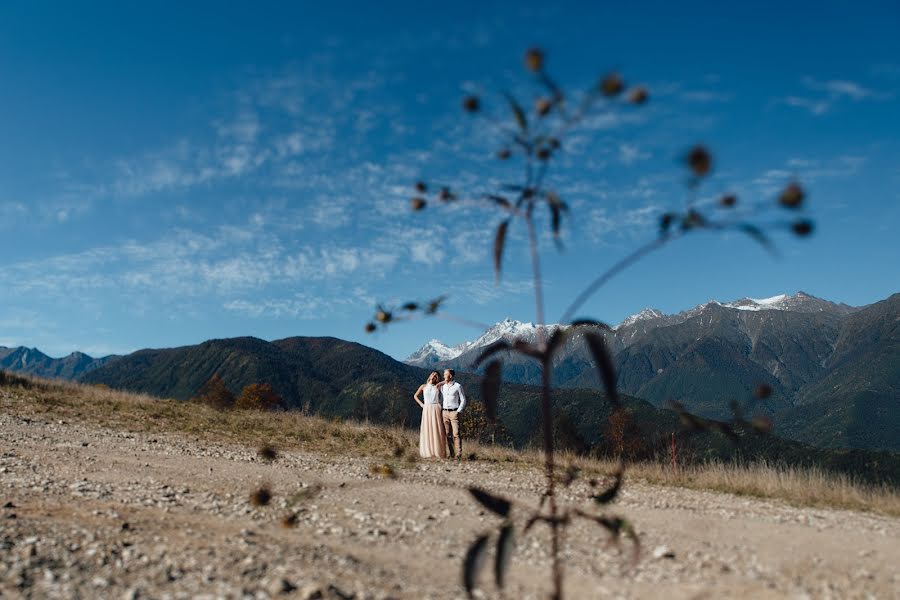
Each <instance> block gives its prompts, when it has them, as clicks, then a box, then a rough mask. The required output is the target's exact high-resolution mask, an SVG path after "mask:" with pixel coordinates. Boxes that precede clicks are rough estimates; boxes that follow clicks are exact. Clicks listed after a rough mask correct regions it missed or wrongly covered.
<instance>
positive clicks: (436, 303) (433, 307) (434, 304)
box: [425, 296, 447, 315]
mask: <svg viewBox="0 0 900 600" xmlns="http://www.w3.org/2000/svg"><path fill="white" fill-rule="evenodd" d="M446 300H447V296H438V297H437V298H435V299H434V300H431V301H430V302H429V303H428V308H426V309H425V314H429V315H433V314H434V313H436V312H437V311H438V309H439V308H440V307H441V304H443V303H444V301H446Z"/></svg>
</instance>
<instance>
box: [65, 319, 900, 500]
mask: <svg viewBox="0 0 900 600" xmlns="http://www.w3.org/2000/svg"><path fill="white" fill-rule="evenodd" d="M427 373H428V370H425V369H421V368H419V367H414V366H411V365H407V364H404V363H402V362H399V361H396V360H394V359H393V358H391V357H389V356H387V355H385V354H383V353H381V352H379V351H377V350H375V349H373V348H368V347H366V346H363V345H361V344H357V343H354V342H348V341H344V340H339V339H336V338H329V337H318V338H311V337H293V338H286V339H283V340H275V341H271V342H270V341H265V340H261V339H257V338H251V337H243V338H230V339H219V340H209V341H207V342H203V343H202V344H197V345H193V346H183V347H180V348H165V349H148V350H141V351H138V352H135V353H133V354H130V355H127V356H123V357H119V358H117V359H116V360H111V361H108V362H107V363H106V364H104V365H102V366H99V367H97V368H95V369H93V370H91V371H89V372H86V373H84V374H82V375H81V376H80V378H79V379H80V381H81V382H83V383H86V384H103V385H107V386H110V387H113V388H117V389H125V390H130V391H136V392H144V393H147V394H151V395H155V396H160V397H168V398H177V399H181V400H187V399H189V398H191V397H192V396H194V395H196V394H197V392H198V391H199V389H200V388H201V387H202V386H203V384H204V383H205V382H206V381H207V380H208V379H209V378H210V377H212V376H213V375H215V374H218V375H219V376H220V377H221V378H222V379H223V381H224V383H225V384H226V386H227V387H228V388H229V389H230V390H231V391H232V392H234V393H238V392H240V390H241V389H242V388H243V387H244V386H246V385H248V384H251V383H269V384H271V385H272V387H273V388H274V389H275V391H276V392H277V393H278V394H279V395H280V396H281V397H282V398H283V399H284V404H285V406H286V407H287V408H289V409H294V410H301V411H304V412H306V413H308V414H317V415H321V416H325V417H332V418H341V419H344V418H349V419H355V420H361V421H363V420H365V421H370V422H374V423H384V424H392V425H402V426H407V427H416V426H418V420H419V418H420V416H419V415H420V411H419V409H418V407H417V406H416V405H415V403H414V402H413V401H412V392H413V391H414V390H415V389H416V388H417V387H418V385H419V384H420V383H422V382H423V381H424V379H425V377H426V375H427ZM458 379H459V380H460V381H461V382H462V383H463V385H464V386H465V389H466V390H467V394H468V396H469V398H470V402H471V403H472V407H473V408H472V409H468V410H467V412H468V414H469V416H470V417H471V415H472V414H475V415H477V414H478V413H477V411H478V409H479V407H481V406H483V405H482V404H481V402H480V397H481V389H480V381H479V379H480V378H479V376H478V375H475V374H467V373H459V377H458ZM552 400H553V406H554V412H553V431H554V435H555V438H556V440H557V447H558V448H560V449H562V450H570V451H575V452H593V453H597V452H599V453H603V452H609V451H611V449H613V448H614V447H615V446H614V439H615V437H614V435H613V434H611V433H610V424H611V421H610V416H611V415H612V412H613V408H612V404H611V403H610V402H609V401H608V399H607V398H606V397H605V395H604V394H603V393H602V392H600V391H598V390H592V389H578V388H559V389H556V390H554V392H553V397H552ZM622 400H623V402H624V405H625V407H626V410H627V412H628V413H629V414H630V415H631V416H632V417H633V418H632V419H631V421H630V423H631V424H630V425H629V426H628V427H629V429H628V430H627V431H626V432H625V433H626V435H627V440H628V444H629V446H628V452H629V454H630V455H631V456H635V457H654V456H656V457H658V456H666V453H667V451H668V450H667V448H668V444H669V440H670V436H671V435H672V433H676V432H679V431H680V432H681V433H678V434H677V436H678V448H679V450H678V451H679V456H680V457H681V458H682V460H685V461H696V460H700V461H702V460H708V459H713V460H720V461H742V460H747V459H761V460H766V461H768V462H783V463H787V464H790V465H805V466H815V467H817V468H823V469H827V470H834V471H838V472H841V473H844V474H848V475H852V476H854V477H858V478H860V479H864V480H866V481H871V482H889V483H893V484H898V485H900V454H892V453H887V452H873V451H867V450H827V449H817V448H814V447H812V446H810V445H807V444H802V443H800V442H795V441H790V440H786V439H782V438H779V437H776V436H772V435H761V434H757V433H754V432H753V431H752V430H748V429H744V430H741V429H739V430H738V433H739V435H740V438H741V442H740V444H737V445H735V444H733V443H731V442H730V441H729V440H728V439H727V438H726V437H725V436H723V435H722V434H721V433H718V432H713V431H707V432H693V433H692V432H690V431H689V430H688V431H684V430H682V429H681V425H680V424H679V417H678V415H677V414H675V413H674V412H673V411H670V410H666V409H662V408H657V407H654V406H653V405H651V404H650V403H649V402H646V401H644V400H641V399H638V398H634V397H632V396H628V395H622ZM498 415H499V419H500V422H501V423H502V424H503V426H504V431H505V432H506V433H505V439H508V440H510V441H511V442H512V443H513V444H514V445H516V446H518V447H528V446H539V445H540V439H541V431H542V421H543V417H542V410H541V394H540V389H539V388H538V387H535V386H530V385H523V384H516V383H505V384H504V385H503V386H502V389H501V393H500V397H499V399H498ZM476 418H477V417H476ZM467 427H470V426H469V425H467ZM468 431H469V435H473V431H472V429H471V428H470V429H469V430H468Z"/></svg>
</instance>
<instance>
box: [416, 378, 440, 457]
mask: <svg viewBox="0 0 900 600" xmlns="http://www.w3.org/2000/svg"><path fill="white" fill-rule="evenodd" d="M439 380H440V376H439V375H438V372H437V371H432V372H431V375H429V376H428V381H427V382H426V383H423V384H422V385H420V386H419V389H417V390H416V393H415V394H413V400H415V401H416V404H418V405H419V406H421V407H422V426H421V427H420V428H419V455H420V456H421V457H422V458H447V432H446V431H445V430H444V420H443V418H442V417H441V384H440V383H438V382H439ZM420 395H421V396H423V397H420Z"/></svg>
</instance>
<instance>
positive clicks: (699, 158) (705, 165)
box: [687, 146, 712, 177]
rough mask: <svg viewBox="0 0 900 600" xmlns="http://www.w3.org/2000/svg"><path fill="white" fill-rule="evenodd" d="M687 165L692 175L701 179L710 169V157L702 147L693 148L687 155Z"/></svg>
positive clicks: (707, 151)
mask: <svg viewBox="0 0 900 600" xmlns="http://www.w3.org/2000/svg"><path fill="white" fill-rule="evenodd" d="M687 164H688V167H690V169H691V171H693V172H694V175H697V176H698V177H703V176H704V175H708V174H709V172H710V170H711V169H712V155H711V154H710V153H709V150H707V149H706V148H704V147H703V146H694V147H693V148H691V150H690V152H688V155H687Z"/></svg>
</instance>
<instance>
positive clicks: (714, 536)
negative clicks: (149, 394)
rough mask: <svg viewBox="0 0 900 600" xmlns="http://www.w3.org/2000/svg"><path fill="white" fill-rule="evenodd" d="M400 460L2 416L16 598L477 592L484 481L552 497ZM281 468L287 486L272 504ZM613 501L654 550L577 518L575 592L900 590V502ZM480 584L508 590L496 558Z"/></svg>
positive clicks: (521, 592) (522, 578)
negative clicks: (289, 519)
mask: <svg viewBox="0 0 900 600" xmlns="http://www.w3.org/2000/svg"><path fill="white" fill-rule="evenodd" d="M383 462H384V460H383V459H377V458H374V457H367V456H355V457H354V456H349V457H348V456H338V455H326V454H321V453H309V452H304V451H301V450H289V451H284V452H280V453H279V456H278V458H277V459H276V460H275V461H274V462H271V463H269V462H265V461H263V460H262V459H261V458H259V457H258V456H257V452H256V449H255V448H252V447H247V446H245V445H241V444H237V443H234V444H232V443H215V442H209V441H203V440H201V439H199V438H197V437H193V436H190V435H185V434H156V433H140V432H127V431H119V430H112V429H106V428H103V427H99V426H96V425H91V424H86V423H82V422H77V421H61V420H56V419H52V418H48V416H47V415H46V414H44V415H35V416H34V417H26V416H23V415H21V414H18V415H17V414H0V482H2V486H0V505H4V507H3V508H2V509H0V597H8V598H19V597H41V598H80V597H84V598H93V597H108V598H138V597H153V598H182V597H183V598H196V597H210V598H215V597H227V598H269V597H282V596H283V597H299V598H463V597H465V592H464V590H463V588H462V584H461V564H462V557H463V555H464V554H465V552H466V548H467V547H468V545H469V544H470V543H471V542H472V540H473V539H474V538H475V537H476V536H477V535H478V534H479V533H481V532H486V531H492V530H496V528H497V526H498V525H499V520H498V519H497V517H495V516H494V515H492V514H490V513H488V512H486V511H485V510H484V509H483V508H482V507H480V506H479V505H478V504H476V503H475V502H474V501H472V499H471V497H470V496H469V494H468V492H467V491H466V488H467V487H468V486H470V485H477V486H480V487H483V488H486V489H489V490H491V491H493V492H496V493H498V494H502V495H505V496H507V497H510V498H515V499H517V500H520V501H523V502H531V503H532V504H536V500H537V499H538V494H539V491H540V489H541V475H540V472H539V470H537V468H535V467H523V466H521V465H508V464H503V463H496V462H486V461H464V462H462V463H455V462H452V461H417V462H405V461H403V460H401V459H398V460H397V461H395V462H394V463H393V467H394V469H395V470H396V473H397V477H396V478H390V477H386V476H384V475H380V474H378V473H373V471H372V467H373V463H378V464H381V463H383ZM263 486H267V487H268V489H270V490H271V493H272V500H271V502H269V503H268V505H266V506H254V505H252V503H251V501H250V495H251V493H252V492H253V491H254V490H257V489H259V488H260V487H263ZM590 492H591V488H590V487H589V486H588V483H587V482H584V481H577V482H576V483H575V484H573V485H572V486H571V487H570V488H567V489H564V490H563V491H562V494H561V496H562V502H563V503H566V504H570V505H575V506H579V507H580V508H582V509H584V510H586V511H595V510H596V508H595V507H593V506H591V501H590V500H588V496H589V494H590ZM520 512H521V511H520ZM610 512H612V513H615V514H618V515H622V516H624V517H627V518H628V520H629V521H630V522H632V523H633V524H634V526H635V528H636V529H637V531H638V533H639V535H640V540H641V544H642V552H641V555H640V558H639V560H638V561H637V563H636V564H632V563H631V561H630V560H629V557H630V552H629V551H630V548H629V546H628V544H623V545H622V546H621V547H616V546H614V545H610V544H609V540H608V537H609V536H608V535H607V534H606V532H605V531H604V530H603V529H601V528H599V527H598V526H596V525H595V524H592V523H589V522H575V524H574V525H573V526H572V527H570V528H569V529H568V531H567V534H566V550H565V592H566V596H567V597H568V598H600V597H603V598H605V597H610V598H659V597H666V598H900V572H898V565H900V541H898V540H900V519H897V518H895V517H888V516H879V515H875V514H870V513H857V512H851V511H844V510H831V509H819V508H797V507H793V506H789V505H787V504H783V503H780V502H777V501H764V500H759V499H753V498H747V497H740V496H735V495H731V494H724V493H715V492H704V491H696V490H686V489H681V488H674V487H659V486H654V485H649V484H646V483H642V482H639V481H632V480H628V481H627V483H626V487H625V489H624V491H623V493H622V495H621V497H620V498H619V500H618V501H617V502H616V503H615V504H613V505H612V507H611V511H610ZM287 515H296V523H295V524H294V526H293V527H285V526H283V524H282V522H281V521H282V520H283V518H284V517H285V516H287ZM514 518H515V519H516V520H517V522H518V523H519V524H521V522H522V521H523V519H524V516H523V515H522V514H518V515H514ZM548 538H549V536H548V532H547V531H546V527H541V526H537V527H535V529H533V530H532V531H531V532H530V533H529V534H528V535H527V536H526V537H524V538H523V537H521V536H519V539H518V541H517V549H516V553H515V555H514V557H513V562H512V567H511V570H510V573H509V575H508V579H507V591H506V597H509V598H544V597H546V596H547V594H548V589H549V574H550V573H549V571H550V569H549V560H548V555H547V550H546V548H547V546H548ZM479 585H480V589H479V591H478V592H477V595H479V596H482V597H490V598H493V597H499V595H498V593H497V591H496V588H495V586H494V584H493V581H492V573H491V565H490V564H488V566H487V568H485V569H484V572H483V573H482V575H481V577H480V578H479Z"/></svg>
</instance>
